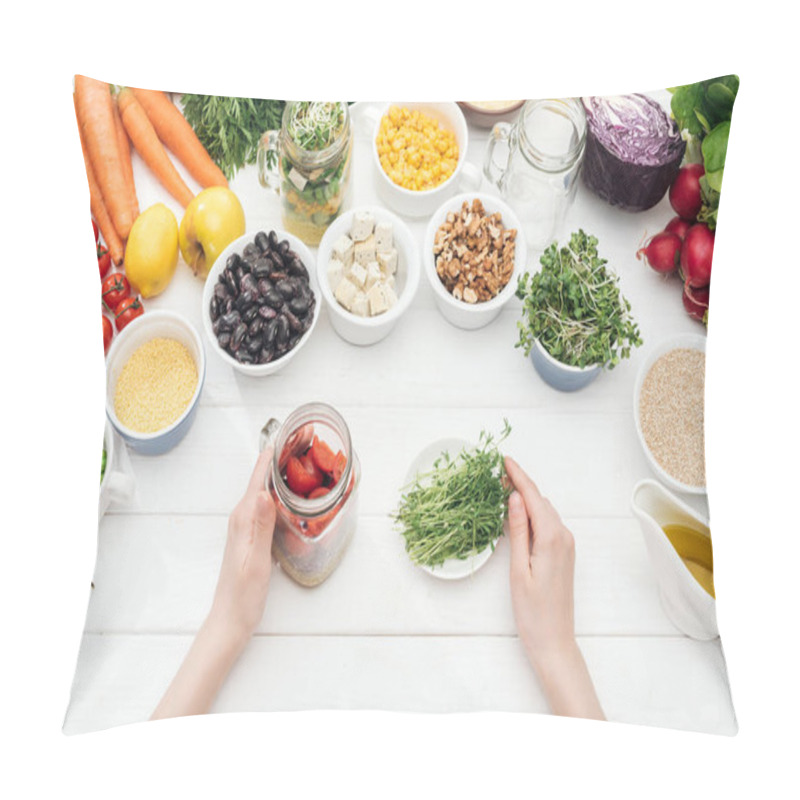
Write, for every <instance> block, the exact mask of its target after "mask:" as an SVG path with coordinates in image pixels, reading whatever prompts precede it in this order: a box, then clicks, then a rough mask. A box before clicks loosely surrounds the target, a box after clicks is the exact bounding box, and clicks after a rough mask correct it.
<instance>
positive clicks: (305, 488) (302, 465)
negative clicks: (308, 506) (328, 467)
mask: <svg viewBox="0 0 800 800" xmlns="http://www.w3.org/2000/svg"><path fill="white" fill-rule="evenodd" d="M304 459H305V460H304ZM309 465H310V467H309ZM286 483H287V484H288V485H289V488H290V489H291V490H292V491H293V492H294V493H295V494H299V495H300V496H301V497H306V496H307V495H308V493H309V492H313V491H314V489H316V488H318V487H320V486H322V473H320V472H319V470H317V469H315V468H314V465H313V463H311V459H308V458H307V457H306V456H301V457H300V458H298V457H297V456H292V457H291V458H290V459H289V460H288V461H287V462H286Z"/></svg>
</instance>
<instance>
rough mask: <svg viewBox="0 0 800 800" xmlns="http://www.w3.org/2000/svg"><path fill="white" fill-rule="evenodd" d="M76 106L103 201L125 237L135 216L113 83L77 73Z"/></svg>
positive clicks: (117, 227)
mask: <svg viewBox="0 0 800 800" xmlns="http://www.w3.org/2000/svg"><path fill="white" fill-rule="evenodd" d="M75 110H76V113H77V115H78V127H79V128H80V130H81V135H82V136H83V140H84V142H85V145H86V152H87V153H88V154H89V161H90V162H91V164H92V169H93V170H94V174H95V178H96V179H97V184H98V186H99V187H100V192H101V193H102V197H103V203H104V204H105V206H106V208H107V210H108V213H109V215H110V217H111V220H112V222H113V223H114V227H115V228H116V230H117V233H118V234H119V236H120V238H122V239H125V238H127V236H128V233H129V232H130V229H131V225H133V218H132V215H131V209H130V204H129V201H128V192H127V188H126V185H125V176H124V175H123V172H122V159H121V158H120V154H119V145H118V143H117V134H116V131H115V130H114V110H113V106H112V103H111V88H110V86H109V85H108V84H107V83H104V82H103V81H96V80H94V79H93V78H86V77H84V76H83V75H76V76H75ZM98 222H99V221H98Z"/></svg>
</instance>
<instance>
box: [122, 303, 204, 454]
mask: <svg viewBox="0 0 800 800" xmlns="http://www.w3.org/2000/svg"><path fill="white" fill-rule="evenodd" d="M156 338H165V339H175V340H176V341H178V342H180V343H181V344H182V345H183V346H184V347H185V348H186V349H187V350H188V351H189V353H190V354H191V356H192V358H193V359H194V362H195V365H196V366H197V386H196V387H195V390H194V394H193V395H192V399H191V400H190V401H189V405H188V406H187V407H186V410H185V411H184V412H183V414H181V415H180V417H178V419H176V420H175V422H173V423H172V425H169V426H168V427H166V428H163V429H162V430H160V431H155V432H154V433H139V432H137V431H134V430H131V429H130V428H129V427H128V426H127V425H123V423H122V422H120V421H119V419H118V418H117V415H116V412H115V411H114V395H115V393H116V389H117V380H118V379H119V376H120V373H121V372H122V368H123V367H124V366H125V364H126V363H127V362H128V359H129V358H130V357H131V356H132V355H133V353H134V352H135V351H136V350H137V349H138V348H139V347H140V346H141V345H143V344H145V342H149V341H150V340H151V339H156ZM205 376H206V355H205V351H204V350H203V343H202V341H201V340H200V334H199V333H198V332H197V330H196V329H195V327H194V326H193V325H192V324H191V323H190V322H189V321H188V320H187V319H186V318H185V317H183V316H181V315H180V314H176V313H175V312H174V311H147V312H145V313H144V314H143V315H142V316H141V317H137V318H136V319H135V320H134V321H133V322H131V323H129V324H128V325H126V326H125V327H124V328H123V330H122V332H121V333H119V335H118V336H116V337H115V339H114V343H113V344H112V345H111V349H110V350H109V351H108V356H107V358H106V415H107V416H108V419H109V421H110V422H111V425H112V426H113V428H114V430H115V431H116V432H117V433H118V434H119V435H120V436H121V437H122V439H123V440H124V441H125V442H126V443H127V444H128V445H130V447H132V448H133V449H134V450H136V451H138V452H140V453H143V454H144V455H160V454H161V453H166V452H167V450H171V449H172V448H173V447H175V445H176V444H178V442H180V440H181V439H182V438H183V437H184V436H185V435H186V434H187V433H188V431H189V428H190V427H191V426H192V422H194V418H195V415H196V413H197V404H198V400H199V399H200V393H201V391H202V390H203V382H204V381H205Z"/></svg>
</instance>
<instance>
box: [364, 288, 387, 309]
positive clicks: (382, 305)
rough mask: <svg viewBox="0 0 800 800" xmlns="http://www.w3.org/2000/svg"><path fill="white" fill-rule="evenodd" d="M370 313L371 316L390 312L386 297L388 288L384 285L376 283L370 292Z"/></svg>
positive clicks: (368, 294) (368, 293) (368, 297)
mask: <svg viewBox="0 0 800 800" xmlns="http://www.w3.org/2000/svg"><path fill="white" fill-rule="evenodd" d="M367 299H368V300H369V313H370V315H371V316H373V317H374V316H377V315H378V314H383V313H384V311H388V310H389V301H388V299H387V297H386V287H385V286H384V284H383V283H376V284H375V285H374V286H373V287H372V288H371V289H370V290H369V291H368V292H367Z"/></svg>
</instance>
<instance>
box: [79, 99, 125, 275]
mask: <svg viewBox="0 0 800 800" xmlns="http://www.w3.org/2000/svg"><path fill="white" fill-rule="evenodd" d="M73 99H74V100H75V115H76V117H77V113H78V108H77V106H78V101H77V98H75V96H74V95H73ZM78 135H79V136H80V140H81V151H82V152H83V162H84V164H85V165H86V180H87V181H88V183H89V205H90V208H91V210H92V214H93V216H94V218H95V220H96V221H97V227H98V228H100V233H102V234H103V240H104V241H105V243H106V245H107V246H108V252H109V253H110V254H111V260H112V261H113V262H114V263H115V264H117V265H119V264H121V263H122V258H123V255H124V252H125V251H124V248H123V246H122V240H121V239H120V238H119V234H118V233H117V230H116V228H115V227H114V223H113V222H112V221H111V217H110V215H109V213H108V209H107V208H106V205H105V203H104V202H103V195H102V193H101V191H100V187H99V186H98V184H97V178H96V177H95V174H94V168H93V167H92V162H91V161H90V160H89V154H88V153H87V152H86V144H85V143H84V141H83V131H82V130H81V126H80V125H78Z"/></svg>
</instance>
